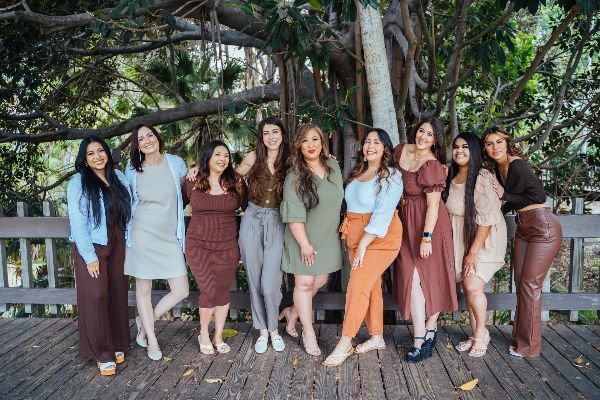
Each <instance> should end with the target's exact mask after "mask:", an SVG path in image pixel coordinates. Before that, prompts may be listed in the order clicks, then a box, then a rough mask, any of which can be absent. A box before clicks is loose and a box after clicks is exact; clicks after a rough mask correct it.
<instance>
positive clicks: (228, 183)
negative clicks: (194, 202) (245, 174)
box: [194, 140, 244, 198]
mask: <svg viewBox="0 0 600 400" xmlns="http://www.w3.org/2000/svg"><path fill="white" fill-rule="evenodd" d="M219 146H223V147H225V148H226V149H227V153H229V164H228V165H227V168H225V171H223V173H222V174H221V176H220V177H219V185H221V187H222V188H223V190H224V191H225V193H227V194H231V195H233V196H235V197H237V198H241V197H242V195H243V193H244V186H243V185H242V177H241V176H240V175H239V174H238V173H237V172H235V169H233V164H232V159H231V152H230V151H229V147H227V145H226V144H225V143H223V142H221V141H220V140H213V141H212V142H210V143H208V144H207V145H206V147H205V148H204V153H202V156H201V157H200V160H199V161H198V167H199V171H198V177H197V178H196V184H195V185H194V190H199V191H201V192H207V191H208V190H210V182H209V181H208V177H209V176H210V167H209V165H208V163H209V161H210V159H211V158H212V156H213V153H214V152H215V149H216V148H217V147H219Z"/></svg>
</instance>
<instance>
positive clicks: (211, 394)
mask: <svg viewBox="0 0 600 400" xmlns="http://www.w3.org/2000/svg"><path fill="white" fill-rule="evenodd" d="M232 327H235V329H236V330H237V331H238V332H239V333H240V334H238V335H235V336H234V337H232V338H229V339H227V344H228V345H229V346H230V347H231V352H230V353H228V354H219V355H217V356H216V357H215V360H214V361H213V363H212V364H211V365H210V368H209V369H208V371H206V375H205V377H206V378H213V379H223V380H225V378H226V376H227V373H228V372H229V369H230V368H231V365H232V363H233V362H235V359H236V358H237V357H238V352H239V350H240V348H241V346H242V344H243V343H244V340H245V339H246V335H247V333H248V331H249V330H250V324H247V323H242V324H240V323H238V324H236V325H232ZM221 386H222V384H221V385H220V384H218V383H206V382H204V387H202V388H201V389H200V390H196V392H195V394H194V398H195V399H200V400H208V399H214V398H215V395H216V394H217V392H218V391H219V389H220V388H221Z"/></svg>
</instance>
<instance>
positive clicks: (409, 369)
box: [392, 325, 435, 400]
mask: <svg viewBox="0 0 600 400" xmlns="http://www.w3.org/2000/svg"><path fill="white" fill-rule="evenodd" d="M392 336H393V338H394V342H395V343H396V350H397V352H398V358H399V359H400V363H401V364H400V365H401V366H402V371H403V372H404V379H405V381H406V383H407V386H408V391H409V393H410V395H411V397H413V398H418V399H422V400H425V399H434V398H435V392H434V390H433V387H432V386H431V382H429V379H427V373H426V371H425V366H424V365H423V363H422V362H419V363H416V364H413V363H408V362H406V358H405V357H406V352H407V351H408V350H409V349H410V348H411V347H412V343H413V337H412V335H411V334H410V332H409V330H408V327H407V326H406V325H395V326H393V327H392Z"/></svg>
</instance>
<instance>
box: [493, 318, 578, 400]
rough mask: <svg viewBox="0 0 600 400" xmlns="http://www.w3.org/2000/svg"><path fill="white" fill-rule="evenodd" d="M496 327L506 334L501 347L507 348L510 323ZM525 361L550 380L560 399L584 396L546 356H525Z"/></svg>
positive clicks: (509, 336)
mask: <svg viewBox="0 0 600 400" xmlns="http://www.w3.org/2000/svg"><path fill="white" fill-rule="evenodd" d="M495 329H496V330H497V331H498V332H500V333H501V334H502V335H504V341H502V345H501V348H504V349H506V348H507V347H508V344H509V343H510V339H511V336H512V329H511V327H510V326H508V325H497V326H496V327H495ZM499 340H501V339H499ZM505 351H506V350H505ZM525 361H526V362H527V363H528V364H529V365H531V366H532V367H533V368H534V369H535V370H536V372H537V373H538V374H540V376H541V377H542V380H543V381H546V382H550V388H551V389H552V390H553V391H554V392H555V393H556V394H557V395H558V397H559V398H560V399H576V398H581V397H583V395H582V394H581V393H579V392H578V391H577V390H576V389H575V387H573V385H572V384H571V383H570V382H569V381H568V380H567V379H566V378H565V377H564V376H563V375H561V373H560V372H559V371H557V370H556V369H555V368H554V366H553V365H552V364H551V363H550V362H548V360H546V358H545V357H543V356H542V357H527V358H525Z"/></svg>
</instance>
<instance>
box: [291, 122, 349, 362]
mask: <svg viewBox="0 0 600 400" xmlns="http://www.w3.org/2000/svg"><path fill="white" fill-rule="evenodd" d="M290 152H291V157H290V169H289V170H288V173H287V176H286V178H285V183H284V186H283V201H282V203H281V219H282V220H283V222H284V223H287V227H286V229H285V234H284V239H283V243H284V247H283V261H282V269H283V271H285V272H287V273H289V274H294V276H295V282H296V285H295V287H294V308H295V309H296V310H297V313H298V315H299V317H300V322H301V323H302V338H303V342H304V348H305V349H306V352H307V353H309V354H310V355H313V356H319V355H320V354H321V350H320V349H319V345H318V343H317V337H316V335H315V331H314V329H313V325H312V298H313V296H314V295H315V294H316V293H317V291H318V290H319V288H320V287H322V286H324V285H325V284H326V283H327V280H328V278H329V274H330V273H331V272H335V271H338V270H339V269H340V268H341V266H342V248H341V242H340V238H339V236H338V224H339V221H340V220H339V218H340V209H341V206H342V201H343V199H344V188H343V179H342V172H341V171H340V167H339V165H338V163H337V161H336V160H334V159H332V158H329V150H328V147H327V141H326V138H325V135H323V132H322V131H321V129H320V128H319V127H318V126H317V125H314V124H305V125H302V126H301V127H300V128H298V131H297V132H296V135H295V136H294V139H293V142H292V144H291V151H290Z"/></svg>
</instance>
